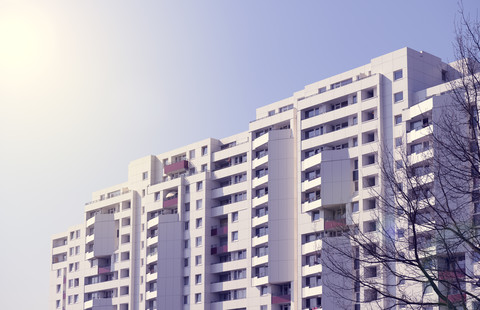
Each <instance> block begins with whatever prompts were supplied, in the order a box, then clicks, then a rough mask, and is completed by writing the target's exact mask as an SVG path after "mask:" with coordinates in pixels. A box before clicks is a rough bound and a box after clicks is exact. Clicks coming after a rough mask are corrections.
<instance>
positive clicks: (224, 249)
mask: <svg viewBox="0 0 480 310" xmlns="http://www.w3.org/2000/svg"><path fill="white" fill-rule="evenodd" d="M227 252H228V245H226V244H225V245H221V246H216V245H213V246H212V247H211V248H210V255H216V254H222V253H227Z"/></svg>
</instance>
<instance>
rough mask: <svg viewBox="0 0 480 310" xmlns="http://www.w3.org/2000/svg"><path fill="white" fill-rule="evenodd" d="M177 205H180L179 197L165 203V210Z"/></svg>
mask: <svg viewBox="0 0 480 310" xmlns="http://www.w3.org/2000/svg"><path fill="white" fill-rule="evenodd" d="M177 205H178V197H173V198H170V199H166V200H164V201H163V207H164V208H169V207H175V206H177Z"/></svg>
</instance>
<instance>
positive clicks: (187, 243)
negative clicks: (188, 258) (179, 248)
mask: <svg viewBox="0 0 480 310" xmlns="http://www.w3.org/2000/svg"><path fill="white" fill-rule="evenodd" d="M189 243H190V239H187V240H185V241H183V244H184V245H183V247H184V248H185V249H188V246H189Z"/></svg>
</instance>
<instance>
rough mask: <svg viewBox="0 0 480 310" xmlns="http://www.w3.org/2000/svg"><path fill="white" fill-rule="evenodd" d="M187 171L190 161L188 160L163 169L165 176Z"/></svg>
mask: <svg viewBox="0 0 480 310" xmlns="http://www.w3.org/2000/svg"><path fill="white" fill-rule="evenodd" d="M187 169H188V161H186V160H181V161H177V162H176V163H173V164H170V165H165V166H164V167H163V171H164V172H165V174H170V173H176V172H180V171H185V170H187Z"/></svg>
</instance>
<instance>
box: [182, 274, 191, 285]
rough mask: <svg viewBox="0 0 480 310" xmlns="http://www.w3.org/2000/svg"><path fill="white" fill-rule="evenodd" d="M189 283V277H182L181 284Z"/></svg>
mask: <svg viewBox="0 0 480 310" xmlns="http://www.w3.org/2000/svg"><path fill="white" fill-rule="evenodd" d="M189 284H190V277H188V276H186V277H183V285H189Z"/></svg>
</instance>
